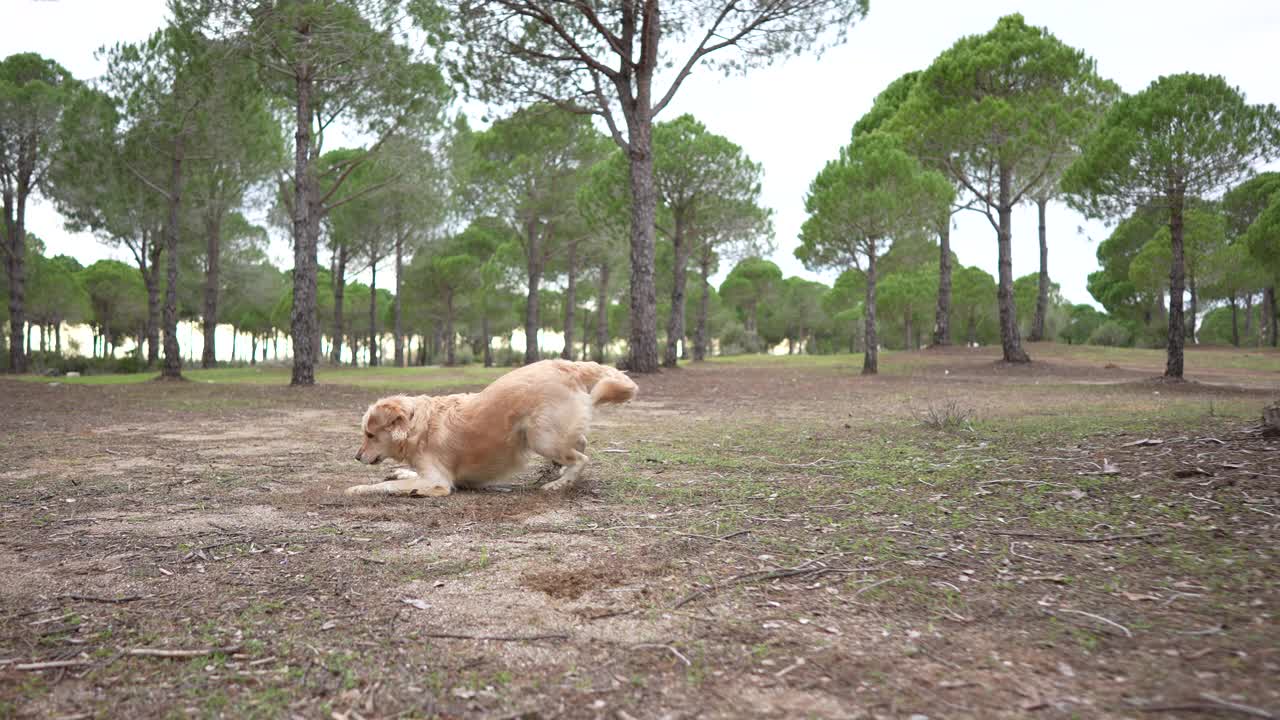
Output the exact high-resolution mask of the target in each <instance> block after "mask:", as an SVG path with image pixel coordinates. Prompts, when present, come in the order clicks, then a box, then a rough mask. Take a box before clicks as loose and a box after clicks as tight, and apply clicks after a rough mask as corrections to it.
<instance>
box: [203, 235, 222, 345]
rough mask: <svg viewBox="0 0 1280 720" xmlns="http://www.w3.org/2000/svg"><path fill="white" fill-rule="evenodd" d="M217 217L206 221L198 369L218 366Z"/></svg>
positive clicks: (219, 251)
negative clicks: (201, 348) (201, 345)
mask: <svg viewBox="0 0 1280 720" xmlns="http://www.w3.org/2000/svg"><path fill="white" fill-rule="evenodd" d="M220 225H221V223H220V222H219V219H218V217H217V216H216V215H215V216H212V217H209V218H207V219H206V222H205V232H206V234H207V238H206V240H207V242H206V249H205V253H206V258H205V271H204V349H203V350H201V352H200V367H202V368H211V367H214V366H215V365H217V364H218V360H217V353H216V347H215V345H214V343H215V342H216V340H215V337H216V336H217V332H216V331H217V329H218V270H219V268H218V264H219V262H220V258H219V255H220V254H221V250H222V247H221V246H222V239H221V237H220V236H221V234H222V229H221V227H220Z"/></svg>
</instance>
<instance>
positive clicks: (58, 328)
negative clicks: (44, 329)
mask: <svg viewBox="0 0 1280 720" xmlns="http://www.w3.org/2000/svg"><path fill="white" fill-rule="evenodd" d="M53 351H54V352H56V353H58V357H62V322H61V321H59V322H57V323H55V324H54V326H53Z"/></svg>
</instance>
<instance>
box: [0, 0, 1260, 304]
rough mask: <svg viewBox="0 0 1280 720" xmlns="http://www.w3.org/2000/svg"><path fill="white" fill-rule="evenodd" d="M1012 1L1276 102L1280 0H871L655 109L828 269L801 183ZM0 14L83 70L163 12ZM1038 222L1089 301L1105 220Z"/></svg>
mask: <svg viewBox="0 0 1280 720" xmlns="http://www.w3.org/2000/svg"><path fill="white" fill-rule="evenodd" d="M1011 12H1021V13H1023V15H1025V16H1026V17H1027V20H1028V21H1029V22H1031V23H1034V24H1036V25H1043V26H1047V27H1048V28H1049V29H1050V30H1051V31H1052V32H1053V33H1054V34H1056V35H1057V36H1058V37H1059V38H1060V39H1062V40H1063V41H1064V42H1067V43H1069V44H1071V45H1073V46H1075V47H1078V48H1082V49H1084V50H1085V51H1086V52H1088V53H1089V54H1090V55H1092V56H1093V57H1094V58H1096V59H1097V61H1098V68H1099V70H1100V71H1101V72H1102V74H1104V75H1105V76H1107V77H1110V78H1112V79H1113V80H1115V81H1116V82H1118V83H1119V84H1120V86H1121V87H1122V88H1123V89H1124V90H1125V91H1128V92H1135V91H1138V90H1140V89H1142V88H1143V87H1145V86H1146V85H1147V84H1148V83H1149V82H1151V80H1153V79H1155V78H1156V77H1158V76H1160V75H1165V74H1170V73H1178V72H1185V71H1194V72H1200V73H1209V74H1220V75H1223V76H1224V77H1226V78H1227V80H1228V82H1230V83H1232V84H1233V85H1237V86H1239V87H1240V88H1241V89H1242V90H1243V91H1244V92H1245V95H1246V97H1247V98H1248V100H1249V101H1250V102H1253V103H1276V104H1280V82H1277V79H1276V78H1277V76H1276V68H1277V67H1280V65H1278V64H1277V61H1276V58H1277V46H1278V45H1280V2H1277V1H1276V0H1252V1H1251V0H1219V1H1218V2H1214V3H1204V2H1202V1H1196V2H1191V1H1190V0H1164V1H1159V0H1141V1H1139V0H1081V1H1076V2H1064V1H1063V0H1027V1H1024V2H1015V1H1014V0H967V1H966V2H954V1H950V0H946V1H943V0H932V1H925V0H899V1H898V2H891V1H889V0H872V2H871V12H870V14H869V15H868V17H867V19H866V21H865V22H863V23H860V24H859V25H858V26H857V27H855V28H854V29H853V30H852V31H851V32H850V34H849V42H848V44H847V45H844V46H842V47H840V48H837V49H835V50H832V51H830V52H828V53H827V54H826V55H824V56H823V57H822V58H821V59H815V58H812V57H803V58H797V59H792V60H789V61H787V62H785V63H782V64H779V65H776V66H774V67H771V68H766V69H763V70H757V71H754V72H752V73H751V74H749V75H747V76H746V77H733V78H724V77H722V76H721V75H719V74H715V73H711V72H709V71H702V72H700V73H696V74H695V75H694V76H693V77H691V78H689V80H688V81H686V83H685V85H684V87H682V88H681V90H680V92H679V94H678V95H677V97H676V99H675V100H674V101H673V102H672V104H671V105H670V106H669V107H668V108H667V109H666V110H665V111H664V113H663V115H662V116H660V117H659V120H664V119H670V118H673V117H675V116H676V115H678V114H680V113H684V112H689V113H692V114H693V115H695V116H697V117H698V118H699V119H700V120H702V121H703V122H704V123H705V124H706V125H707V126H708V127H709V128H710V129H711V130H712V131H714V132H717V133H720V134H722V135H724V136H726V137H728V138H730V139H731V140H733V141H734V142H736V143H738V144H739V145H741V146H742V147H743V148H744V149H745V150H746V152H747V153H748V154H749V155H750V156H751V157H752V158H754V159H755V160H757V161H759V162H762V163H763V164H764V169H765V181H764V202H765V204H767V205H768V206H769V207H772V208H773V209H774V211H775V213H776V221H775V222H776V227H777V245H778V251H777V253H776V255H775V257H774V258H773V259H774V260H775V261H776V262H777V263H778V264H779V265H780V266H782V268H783V271H784V272H785V273H786V274H788V275H792V274H799V275H804V276H807V277H817V278H819V279H822V280H825V281H827V282H830V281H831V279H832V276H831V275H830V274H827V275H825V276H821V275H814V274H812V273H809V272H807V271H805V270H804V268H803V267H802V266H801V265H800V263H799V262H798V261H796V260H795V258H794V256H793V255H792V250H793V249H794V248H795V246H796V244H797V241H796V235H797V233H798V232H799V229H800V224H801V223H802V222H803V221H804V205H803V203H804V193H805V191H806V189H807V188H808V185H809V181H810V180H811V179H812V178H813V176H814V175H815V174H816V173H817V172H818V171H819V170H820V169H821V168H822V166H823V164H824V163H825V162H826V161H827V160H828V159H829V158H832V157H834V156H835V155H836V152H837V150H838V148H839V147H840V146H841V145H843V144H845V143H847V142H848V141H849V132H850V128H852V126H853V123H854V121H855V120H857V119H858V117H860V116H861V115H862V114H863V113H864V112H866V111H867V109H868V108H869V107H870V106H871V102H872V100H873V99H874V98H875V96H876V94H877V93H879V92H880V90H881V89H883V88H884V86H885V85H887V84H888V83H889V82H890V81H892V80H893V79H894V78H897V77H898V76H899V75H901V74H902V73H904V72H907V71H909V70H915V69H920V68H923V67H925V66H927V65H928V64H929V62H930V61H931V60H932V59H933V58H934V57H935V56H936V55H937V54H938V53H940V52H941V51H942V50H944V49H945V48H947V47H949V46H950V45H951V44H952V43H953V42H954V41H955V40H956V39H957V38H959V37H960V36H962V35H968V34H973V33H980V32H984V31H986V30H988V29H989V28H990V27H991V26H992V25H994V24H995V21H996V19H997V18H999V17H1000V16H1001V15H1005V14H1008V13H1011ZM0 18H3V23H4V26H5V31H4V32H3V33H0V56H6V55H9V54H11V53H15V52H25V51H31V52H38V53H40V54H42V55H45V56H46V57H51V58H53V59H55V60H57V61H58V62H59V63H61V64H62V65H63V66H65V67H66V68H67V69H68V70H70V71H71V72H72V73H73V74H74V75H75V76H76V77H79V78H92V77H95V76H97V75H98V74H99V73H100V72H101V71H102V69H103V67H104V66H103V63H101V62H99V61H98V60H96V59H95V58H94V52H95V50H97V48H99V47H101V46H103V45H109V44H113V43H115V42H120V41H129V42H132V41H137V40H141V39H143V38H145V37H146V36H147V35H149V34H150V33H151V32H152V31H153V30H155V29H156V28H157V27H159V26H160V25H161V24H163V22H164V18H165V9H164V1H163V0H0ZM28 229H29V230H30V231H31V232H33V233H35V234H37V235H39V236H40V237H41V238H44V240H45V241H46V242H47V243H48V245H49V248H50V251H51V253H55V254H56V253H66V254H69V255H74V256H75V257H77V258H79V259H80V260H81V261H83V262H92V261H94V260H97V259H99V258H103V257H118V258H120V259H126V258H124V257H123V256H122V255H121V254H120V253H119V251H116V250H113V249H111V248H108V247H106V246H103V245H102V244H101V243H99V242H98V241H96V240H95V239H94V238H93V237H91V236H88V235H73V234H70V233H67V232H66V231H65V230H63V228H62V222H61V218H60V217H59V216H58V215H57V213H56V212H55V211H54V210H53V209H52V208H51V207H50V206H49V205H48V204H46V203H39V202H38V203H37V204H36V206H35V207H34V208H32V209H31V211H30V212H29V214H28ZM1048 233H1049V242H1050V249H1049V252H1050V270H1051V274H1052V276H1053V279H1054V281H1056V282H1058V283H1060V284H1061V285H1062V291H1063V293H1064V295H1065V296H1066V297H1067V298H1068V299H1070V300H1071V301H1073V302H1091V301H1092V298H1090V297H1089V293H1088V291H1087V290H1086V289H1085V279H1086V276H1087V275H1088V274H1089V273H1090V272H1092V271H1093V270H1095V269H1096V268H1097V261H1096V259H1095V256H1094V252H1095V249H1096V247H1097V242H1098V241H1099V240H1101V239H1103V238H1105V237H1106V235H1107V229H1106V228H1105V227H1103V226H1102V225H1101V224H1100V223H1093V222H1087V221H1085V219H1084V218H1083V217H1081V216H1079V215H1077V214H1076V213H1073V212H1071V211H1070V210H1068V209H1067V208H1066V207H1064V206H1061V205H1057V206H1051V207H1050V209H1049V216H1048ZM952 243H953V248H954V250H955V252H956V254H957V255H958V256H959V258H960V262H962V263H964V264H966V265H978V266H979V267H982V268H983V269H985V270H987V271H988V272H990V273H992V274H993V275H994V274H995V270H996V244H995V233H994V231H993V230H992V229H991V226H990V225H989V224H988V223H987V220H986V219H985V218H984V217H982V216H980V215H977V214H973V213H964V214H962V216H961V217H960V219H959V225H958V227H957V229H956V230H955V231H954V232H953V234H952ZM271 254H272V256H273V259H275V260H276V262H278V263H281V264H282V265H288V264H291V261H290V259H289V258H291V253H290V252H289V250H288V244H287V239H285V238H277V239H276V241H275V243H274V245H273V248H272V253H271ZM1013 265H1014V268H1013V269H1014V274H1015V275H1016V276H1017V275H1024V274H1026V273H1030V272H1034V271H1035V270H1036V269H1037V267H1038V256H1037V251H1036V214H1035V208H1034V206H1028V207H1025V208H1021V209H1019V211H1018V212H1016V213H1015V215H1014V250H1013Z"/></svg>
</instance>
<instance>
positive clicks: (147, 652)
mask: <svg viewBox="0 0 1280 720" xmlns="http://www.w3.org/2000/svg"><path fill="white" fill-rule="evenodd" d="M236 652H240V646H239V645H232V646H230V647H224V648H199V649H196V650H170V649H168V648H130V649H128V650H125V651H124V654H125V655H134V656H140V657H158V658H194V657H203V656H205V655H212V654H214V653H222V654H224V655H230V654H232V653H236Z"/></svg>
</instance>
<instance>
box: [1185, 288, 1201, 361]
mask: <svg viewBox="0 0 1280 720" xmlns="http://www.w3.org/2000/svg"><path fill="white" fill-rule="evenodd" d="M1187 288H1188V289H1189V290H1190V291H1191V317H1189V318H1187V339H1188V340H1190V341H1191V344H1192V345H1195V344H1196V319H1197V318H1199V317H1200V294H1199V293H1198V292H1196V276H1195V275H1194V274H1191V273H1188V274H1187Z"/></svg>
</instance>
